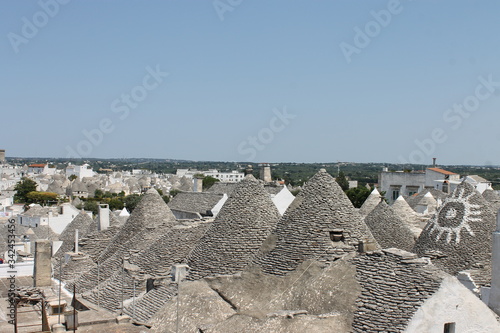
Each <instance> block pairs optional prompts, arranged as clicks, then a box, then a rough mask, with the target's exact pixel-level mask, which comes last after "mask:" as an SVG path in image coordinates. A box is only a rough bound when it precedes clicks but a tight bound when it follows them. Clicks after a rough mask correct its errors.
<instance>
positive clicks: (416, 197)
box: [407, 188, 449, 211]
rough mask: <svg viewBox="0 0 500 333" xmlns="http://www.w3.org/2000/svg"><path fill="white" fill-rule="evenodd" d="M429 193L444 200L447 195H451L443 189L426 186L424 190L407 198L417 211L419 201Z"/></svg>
mask: <svg viewBox="0 0 500 333" xmlns="http://www.w3.org/2000/svg"><path fill="white" fill-rule="evenodd" d="M427 193H430V194H431V195H432V196H433V197H434V199H436V200H437V199H441V200H444V199H446V197H448V196H449V195H448V194H447V193H444V192H443V191H440V190H436V189H435V188H426V189H424V190H423V191H421V192H419V193H417V194H414V195H412V196H411V197H408V199H407V202H408V205H410V207H411V208H413V209H414V210H415V211H416V207H417V205H418V203H419V202H420V200H422V198H423V197H424V196H425V195H426V194H427Z"/></svg>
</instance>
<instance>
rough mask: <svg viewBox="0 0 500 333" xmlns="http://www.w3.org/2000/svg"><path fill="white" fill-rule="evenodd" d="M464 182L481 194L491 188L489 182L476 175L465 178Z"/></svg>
mask: <svg viewBox="0 0 500 333" xmlns="http://www.w3.org/2000/svg"><path fill="white" fill-rule="evenodd" d="M464 180H465V181H466V182H467V183H469V184H471V185H472V186H474V188H475V189H476V190H477V191H478V192H479V193H481V194H482V193H483V192H484V191H485V190H487V189H489V188H491V182H490V181H488V180H486V179H484V178H483V177H480V176H478V175H469V176H465V177H464Z"/></svg>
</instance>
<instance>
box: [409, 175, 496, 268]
mask: <svg viewBox="0 0 500 333" xmlns="http://www.w3.org/2000/svg"><path fill="white" fill-rule="evenodd" d="M495 227H496V219H495V214H494V213H493V212H492V211H491V210H490V209H489V207H488V203H487V202H486V200H484V198H483V197H482V195H481V194H480V193H479V192H477V191H476V190H475V189H474V187H473V186H472V185H470V184H468V183H466V182H462V183H461V184H460V185H459V186H458V187H457V188H456V189H455V191H454V192H453V194H452V195H451V196H450V197H448V198H446V199H445V200H444V202H443V204H442V206H441V207H440V208H439V210H438V211H437V212H436V214H435V215H434V216H433V217H432V218H431V219H430V220H429V222H428V223H427V225H426V226H425V228H424V230H422V233H421V234H420V237H419V238H418V239H417V242H416V244H415V252H416V253H417V254H418V255H419V256H428V257H431V258H433V262H434V264H436V265H437V266H440V267H442V268H443V269H445V270H446V271H448V272H449V273H451V274H456V273H458V272H459V271H462V270H465V269H470V268H473V267H479V266H481V265H483V264H484V263H486V262H489V261H490V260H491V233H492V232H493V231H494V230H495ZM478 265H479V266H478Z"/></svg>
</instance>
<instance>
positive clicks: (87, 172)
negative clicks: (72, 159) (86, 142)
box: [66, 163, 95, 180]
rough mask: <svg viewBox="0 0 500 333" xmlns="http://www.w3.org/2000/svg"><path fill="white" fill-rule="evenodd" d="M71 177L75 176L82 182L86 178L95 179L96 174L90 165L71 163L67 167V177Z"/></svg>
mask: <svg viewBox="0 0 500 333" xmlns="http://www.w3.org/2000/svg"><path fill="white" fill-rule="evenodd" d="M71 175H75V176H77V177H78V178H79V179H80V180H82V178H85V177H93V176H94V175H95V172H94V171H93V170H92V168H91V167H90V165H88V164H84V165H73V164H71V163H70V164H69V165H68V166H67V167H66V177H69V176H71Z"/></svg>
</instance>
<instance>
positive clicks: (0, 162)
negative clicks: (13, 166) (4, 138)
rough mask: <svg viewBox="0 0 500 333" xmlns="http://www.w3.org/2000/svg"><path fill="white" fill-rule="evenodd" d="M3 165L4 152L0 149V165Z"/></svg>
mask: <svg viewBox="0 0 500 333" xmlns="http://www.w3.org/2000/svg"><path fill="white" fill-rule="evenodd" d="M2 163H5V150H4V149H0V164H2Z"/></svg>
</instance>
